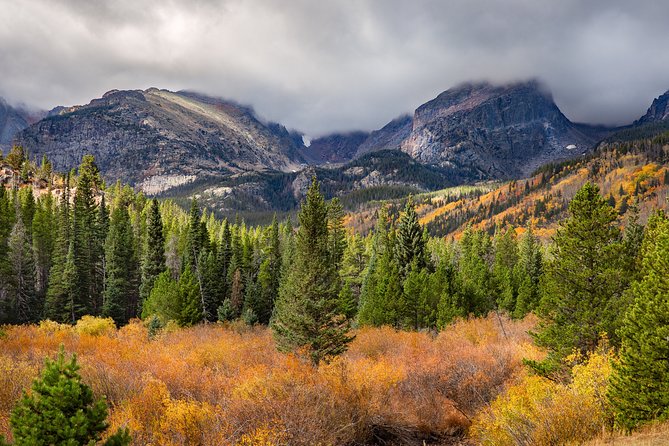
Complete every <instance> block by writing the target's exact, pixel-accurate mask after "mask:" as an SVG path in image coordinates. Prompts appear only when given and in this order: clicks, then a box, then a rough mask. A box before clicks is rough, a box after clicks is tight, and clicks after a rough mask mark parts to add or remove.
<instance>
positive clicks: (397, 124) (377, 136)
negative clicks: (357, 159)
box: [356, 115, 413, 156]
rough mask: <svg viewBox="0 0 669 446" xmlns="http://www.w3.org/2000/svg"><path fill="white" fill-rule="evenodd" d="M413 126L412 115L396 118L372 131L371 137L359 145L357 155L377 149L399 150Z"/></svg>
mask: <svg viewBox="0 0 669 446" xmlns="http://www.w3.org/2000/svg"><path fill="white" fill-rule="evenodd" d="M412 126H413V120H412V118H411V116H410V115H402V116H400V117H399V118H395V119H393V120H392V121H390V122H389V123H388V124H386V125H385V126H383V128H381V129H379V130H375V131H373V132H372V133H370V135H369V137H368V138H367V139H366V140H365V141H364V142H363V143H362V144H360V146H359V147H358V151H357V152H356V156H361V155H364V154H366V153H369V152H374V151H376V150H399V149H400V148H401V147H402V142H403V141H404V140H405V139H407V138H408V137H409V135H410V134H411V129H412Z"/></svg>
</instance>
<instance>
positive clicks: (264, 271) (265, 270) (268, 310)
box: [255, 215, 281, 324]
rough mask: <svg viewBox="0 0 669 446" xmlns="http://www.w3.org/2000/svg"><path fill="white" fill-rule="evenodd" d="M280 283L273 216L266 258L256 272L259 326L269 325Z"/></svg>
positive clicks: (279, 262)
mask: <svg viewBox="0 0 669 446" xmlns="http://www.w3.org/2000/svg"><path fill="white" fill-rule="evenodd" d="M280 282H281V242H280V239H279V223H278V222H277V219H276V215H275V216H274V218H273V219H272V225H271V226H270V228H269V243H268V247H267V257H266V258H265V259H264V260H263V262H262V263H261V264H260V270H259V271H258V285H259V286H260V299H259V303H258V306H257V308H256V310H255V312H256V316H257V318H258V322H260V323H261V324H269V321H270V319H271V317H272V312H273V310H274V302H275V301H276V299H277V297H278V295H279V284H280Z"/></svg>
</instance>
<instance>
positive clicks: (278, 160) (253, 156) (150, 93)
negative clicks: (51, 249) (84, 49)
mask: <svg viewBox="0 0 669 446" xmlns="http://www.w3.org/2000/svg"><path fill="white" fill-rule="evenodd" d="M15 142H16V143H17V144H21V145H23V146H24V147H25V148H26V149H27V150H28V151H29V152H30V153H31V155H37V156H41V154H43V153H44V154H46V155H47V156H48V157H49V158H50V159H51V160H52V162H53V163H54V168H55V169H57V170H67V169H70V168H72V167H73V166H76V165H77V164H78V163H79V161H80V160H81V157H82V156H83V155H84V154H86V153H90V154H92V155H94V156H95V159H96V161H97V163H98V165H99V167H100V170H101V172H102V173H103V175H104V177H105V179H107V180H108V181H115V180H121V181H123V182H126V183H129V184H132V185H136V186H138V187H140V188H142V189H145V191H146V192H148V193H157V192H161V191H164V190H166V189H169V188H171V187H174V186H177V185H180V184H183V183H185V182H189V181H192V180H193V179H194V178H196V177H197V176H200V175H219V176H229V175H234V174H239V173H243V172H248V171H257V170H265V169H272V170H278V171H284V172H285V171H293V170H297V169H299V168H300V167H301V165H302V164H303V162H304V161H303V159H302V157H301V155H300V154H299V152H298V149H299V148H300V146H301V136H298V135H296V134H292V133H290V132H289V131H288V130H286V129H285V128H284V127H283V126H281V125H279V124H275V123H265V122H262V121H261V120H260V119H259V118H257V117H256V115H255V113H254V112H253V110H252V109H251V108H249V107H244V106H241V105H239V104H236V103H234V102H231V101H225V100H222V99H216V98H210V97H207V96H204V95H200V94H197V93H192V92H187V91H181V92H176V93H175V92H170V91H167V90H159V89H156V88H151V89H148V90H144V91H142V90H126V91H119V90H112V91H110V92H107V93H106V94H105V95H104V96H103V97H101V98H99V99H94V100H92V101H91V102H90V103H89V104H87V105H83V106H75V107H68V108H63V107H60V108H57V109H55V110H53V111H52V112H50V113H49V115H48V116H47V117H45V118H44V119H43V120H41V121H39V122H37V123H36V124H33V125H32V126H30V127H28V128H26V129H24V130H22V131H20V132H19V133H18V134H17V135H16V138H15Z"/></svg>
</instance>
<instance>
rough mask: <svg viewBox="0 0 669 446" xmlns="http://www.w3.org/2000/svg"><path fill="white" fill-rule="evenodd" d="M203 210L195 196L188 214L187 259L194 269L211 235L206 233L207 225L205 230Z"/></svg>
mask: <svg viewBox="0 0 669 446" xmlns="http://www.w3.org/2000/svg"><path fill="white" fill-rule="evenodd" d="M201 223H203V222H202V211H201V210H200V206H199V205H198V203H197V199H196V198H195V197H193V199H192V201H191V205H190V212H189V214H188V236H187V237H188V238H187V246H186V260H187V262H188V264H189V265H190V266H191V268H192V269H193V270H195V269H197V263H198V261H199V257H200V252H201V251H202V250H203V249H205V244H206V242H207V241H208V238H209V236H208V235H206V227H205V228H204V231H203V226H202V224H201Z"/></svg>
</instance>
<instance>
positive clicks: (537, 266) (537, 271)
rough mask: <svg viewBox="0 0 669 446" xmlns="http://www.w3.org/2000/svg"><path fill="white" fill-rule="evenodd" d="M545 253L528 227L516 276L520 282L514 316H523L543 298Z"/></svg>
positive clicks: (515, 270)
mask: <svg viewBox="0 0 669 446" xmlns="http://www.w3.org/2000/svg"><path fill="white" fill-rule="evenodd" d="M543 263H544V262H543V254H542V252H541V247H540V245H539V242H538V241H537V239H536V237H535V236H534V233H533V232H532V228H531V227H529V226H528V227H527V230H526V231H525V234H523V237H522V238H521V240H520V246H519V254H518V263H517V264H516V267H515V269H514V276H515V280H516V283H517V284H518V296H517V298H516V305H515V308H514V310H513V317H515V318H518V319H520V318H522V317H524V316H525V315H526V314H527V313H529V312H530V311H534V309H535V308H536V307H537V305H538V304H539V300H540V298H541V285H540V283H541V277H542V275H543Z"/></svg>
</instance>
